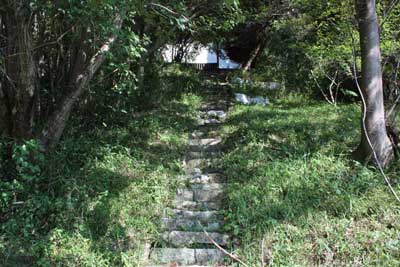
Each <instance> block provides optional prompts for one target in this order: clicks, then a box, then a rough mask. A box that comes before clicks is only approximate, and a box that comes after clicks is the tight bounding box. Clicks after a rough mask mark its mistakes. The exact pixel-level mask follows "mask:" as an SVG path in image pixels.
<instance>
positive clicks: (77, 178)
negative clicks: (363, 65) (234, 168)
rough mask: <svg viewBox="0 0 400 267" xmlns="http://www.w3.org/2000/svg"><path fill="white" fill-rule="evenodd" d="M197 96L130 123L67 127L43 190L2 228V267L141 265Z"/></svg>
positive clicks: (178, 167) (169, 191)
mask: <svg viewBox="0 0 400 267" xmlns="http://www.w3.org/2000/svg"><path fill="white" fill-rule="evenodd" d="M199 101H200V98H199V97H198V96H195V95H193V94H190V93H186V94H182V95H181V97H178V98H177V99H175V100H174V99H169V100H168V101H165V103H163V104H162V106H161V107H159V108H156V109H154V110H153V111H151V112H142V113H136V114H133V116H132V115H128V114H127V115H126V118H127V120H123V119H122V120H121V121H120V122H113V121H107V122H104V123H103V124H102V123H101V122H100V123H99V122H96V123H94V125H97V126H94V127H92V126H87V125H86V126H85V125H82V124H81V125H75V126H74V127H71V128H70V130H73V131H70V132H68V133H66V134H65V136H66V138H65V139H64V141H63V142H62V144H61V148H60V149H58V150H57V152H56V154H54V155H53V156H52V159H51V161H49V162H47V166H48V167H46V168H44V169H45V170H46V171H45V172H46V173H44V174H43V177H42V178H41V179H42V180H41V181H38V183H39V184H41V186H40V188H36V189H35V190H37V191H34V192H30V193H29V194H30V195H29V196H28V197H27V198H26V199H25V205H24V207H23V208H20V209H19V210H18V213H17V214H15V215H14V216H13V217H12V218H11V219H10V220H8V221H7V223H5V224H4V225H2V226H1V228H0V229H1V231H0V266H15V267H17V266H18V267H21V266H25V265H24V262H25V264H26V266H68V267H74V266H79V267H82V266H85V267H93V266H99V267H106V266H107V267H109V266H140V263H139V262H140V257H141V256H142V247H143V245H144V244H145V243H146V242H149V240H150V241H154V240H155V239H156V237H157V236H158V234H157V231H158V224H159V217H160V216H161V215H162V211H163V208H164V207H165V205H166V203H168V201H169V200H170V199H171V198H172V196H173V195H174V193H175V188H176V184H177V182H176V179H174V178H176V177H177V176H178V175H179V174H180V173H181V172H182V158H183V156H184V154H185V150H186V139H187V136H188V131H189V129H190V128H191V127H193V123H194V111H195V109H196V107H197V106H198V105H199ZM89 119H90V118H89ZM85 120H86V121H87V119H85ZM85 120H83V121H81V122H80V123H85V122H86V121H85ZM91 123H92V122H91ZM92 124H93V123H92ZM32 191H33V190H32ZM21 197H22V196H21ZM19 255H21V256H22V255H31V256H30V257H22V258H21V256H19Z"/></svg>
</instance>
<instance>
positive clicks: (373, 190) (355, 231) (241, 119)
mask: <svg viewBox="0 0 400 267" xmlns="http://www.w3.org/2000/svg"><path fill="white" fill-rule="evenodd" d="M359 116H360V114H359V107H358V105H339V106H338V107H334V106H332V105H328V104H326V103H323V102H313V101H309V100H307V99H305V98H301V97H299V98H294V97H287V98H286V99H285V100H280V101H275V104H274V105H271V106H268V107H259V106H240V105H237V106H235V107H234V108H233V110H232V112H231V115H230V117H229V119H228V122H227V124H226V126H225V127H224V135H225V142H226V144H227V152H226V154H225V156H224V159H225V160H224V167H225V169H226V173H227V176H228V178H229V181H230V183H231V186H230V189H229V193H228V196H227V198H228V202H227V212H226V218H227V221H228V225H227V230H232V231H233V233H235V234H236V235H237V236H238V237H239V239H240V240H241V244H240V245H239V246H238V248H237V253H238V255H239V256H240V258H241V259H242V260H243V261H245V262H247V263H249V265H250V266H260V256H261V255H262V254H263V255H264V257H265V262H266V263H269V264H271V265H270V266H288V267H289V266H290V267H294V266H400V220H399V219H400V208H399V204H398V203H396V202H395V200H394V198H393V196H392V195H391V194H390V193H389V191H388V188H387V187H386V185H385V184H384V181H383V179H382V177H381V176H380V175H379V174H378V172H377V171H375V170H374V169H373V168H371V167H365V166H362V165H360V164H359V163H357V162H354V161H352V160H351V159H350V157H349V154H350V151H351V150H352V149H354V148H355V146H356V145H357V142H358V139H359V127H360V126H359ZM397 165H398V163H397V162H396V163H394V166H393V167H392V169H390V170H389V171H388V172H389V174H390V176H391V177H392V179H393V183H394V184H397V186H396V189H397V190H398V191H400V186H399V185H398V182H400V180H399V178H398V177H399V171H398V167H397ZM262 240H264V252H263V253H261V244H262Z"/></svg>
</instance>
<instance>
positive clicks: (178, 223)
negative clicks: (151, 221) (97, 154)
mask: <svg viewBox="0 0 400 267" xmlns="http://www.w3.org/2000/svg"><path fill="white" fill-rule="evenodd" d="M161 223H162V227H161V228H162V229H163V230H168V231H173V230H175V231H190V232H202V231H203V229H204V230H206V231H207V232H216V231H219V230H220V229H221V227H222V225H223V222H222V221H214V222H204V223H201V222H199V221H197V220H187V219H176V218H162V219H161Z"/></svg>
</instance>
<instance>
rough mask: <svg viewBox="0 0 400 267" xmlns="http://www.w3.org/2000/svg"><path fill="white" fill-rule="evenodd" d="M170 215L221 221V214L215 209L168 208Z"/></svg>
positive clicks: (186, 218)
mask: <svg viewBox="0 0 400 267" xmlns="http://www.w3.org/2000/svg"><path fill="white" fill-rule="evenodd" d="M166 212H167V214H168V215H170V216H171V217H172V218H176V219H185V220H196V221H199V222H201V223H209V222H215V221H219V220H220V219H221V215H220V214H219V213H218V212H217V211H215V210H207V211H191V210H182V209H166Z"/></svg>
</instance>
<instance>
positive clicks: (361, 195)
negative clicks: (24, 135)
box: [0, 67, 400, 267]
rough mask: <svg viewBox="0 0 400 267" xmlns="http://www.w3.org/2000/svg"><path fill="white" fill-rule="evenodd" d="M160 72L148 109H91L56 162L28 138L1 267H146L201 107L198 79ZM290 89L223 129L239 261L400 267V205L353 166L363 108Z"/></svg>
mask: <svg viewBox="0 0 400 267" xmlns="http://www.w3.org/2000/svg"><path fill="white" fill-rule="evenodd" d="M163 75H165V77H164V78H165V79H164V85H163V86H164V87H163V88H161V89H162V90H164V97H163V98H157V99H156V104H155V105H154V106H153V107H152V108H151V109H146V110H142V111H135V110H136V109H137V106H138V105H137V104H135V105H133V106H134V108H133V109H132V110H129V109H128V108H127V107H128V106H129V103H124V105H123V106H124V108H123V109H122V110H121V109H118V108H117V107H109V106H107V104H105V105H104V106H101V105H100V104H99V103H94V104H93V105H92V110H83V111H82V110H81V113H79V114H76V116H75V118H74V120H73V121H72V124H73V126H72V127H69V130H68V132H67V133H66V134H65V135H64V139H63V141H62V143H61V145H60V146H59V148H58V149H57V150H56V151H54V152H53V154H52V155H51V156H50V157H49V156H48V157H46V158H44V157H42V156H40V154H36V152H35V151H36V150H35V149H36V146H35V144H34V143H32V142H31V143H29V142H28V143H26V144H25V145H21V146H18V147H17V149H15V151H14V152H13V154H14V156H15V159H16V164H17V166H16V167H17V168H16V169H17V170H18V172H19V173H18V179H14V180H6V179H5V180H3V181H2V182H1V188H2V193H3V194H2V202H1V203H2V206H1V208H2V224H1V228H0V229H1V232H0V266H7V267H8V266H10V267H11V266H13V267H14V266H18V267H19V266H68V267H70V266H72V267H78V266H79V267H81V266H85V267H92V266H96V267H97V266H99V267H103V266H104V267H105V266H140V262H141V257H142V255H143V253H142V252H143V246H145V244H147V243H151V242H154V241H156V240H157V238H158V237H157V236H158V228H159V218H160V216H161V215H162V211H163V208H164V207H165V206H166V205H167V203H168V202H169V201H170V200H171V198H172V197H173V195H174V192H175V189H176V187H177V184H178V182H177V179H175V178H176V177H177V176H178V175H179V174H180V173H181V172H182V164H181V160H182V158H183V156H184V153H185V149H186V145H185V144H186V138H187V136H188V132H189V130H190V129H191V128H192V127H194V123H195V117H194V115H195V110H196V108H198V106H199V105H200V102H201V99H202V96H201V94H200V93H199V89H200V90H201V89H202V88H203V87H202V86H200V82H199V80H200V77H198V76H196V75H197V74H195V73H193V72H187V71H181V70H178V69H174V68H173V67H172V69H167V70H166V71H165V73H164V74H163ZM168 81H169V82H168ZM174 88H176V89H174ZM177 89H178V90H177ZM235 90H236V91H242V92H244V93H249V94H261V95H265V91H263V90H257V89H255V88H250V89H249V88H242V89H238V88H236V89H235ZM159 93H160V94H161V92H159ZM285 93H286V92H285V91H284V90H283V91H279V92H272V93H270V92H268V93H267V94H268V95H269V97H270V98H271V102H272V103H273V104H272V105H270V106H266V107H262V106H242V105H235V106H234V107H233V108H232V110H231V112H230V115H229V117H228V120H227V122H226V124H225V125H224V127H223V131H222V134H223V137H224V140H225V143H226V152H225V155H224V161H223V167H224V169H225V172H226V175H227V177H228V179H229V182H230V187H229V192H228V194H227V202H226V208H227V210H226V213H225V218H226V230H228V231H231V232H232V233H233V234H234V235H235V236H236V237H237V238H238V240H239V241H240V243H239V244H238V246H236V251H235V253H237V254H238V255H239V256H240V258H241V259H242V260H243V261H245V262H247V263H248V264H249V266H260V256H261V255H263V256H264V258H265V262H266V263H267V264H270V265H269V266H288V267H289V266H290V267H294V266H302V267H305V266H335V267H336V266H399V265H400V239H399V238H400V221H399V218H400V209H399V205H398V204H397V203H395V201H394V198H393V196H392V195H391V194H390V193H389V191H388V189H387V187H386V185H385V184H384V182H383V180H382V178H381V177H380V176H379V174H378V172H377V171H375V170H374V169H373V168H372V167H366V166H362V165H360V164H359V163H357V162H354V161H352V160H351V159H350V157H349V154H350V152H351V150H352V149H354V147H355V146H356V145H357V142H358V139H359V116H360V114H359V107H358V105H356V104H341V105H338V106H333V105H329V104H327V103H325V102H317V101H313V100H310V98H309V96H307V97H306V96H304V95H303V96H302V95H298V94H289V95H285ZM104 97H105V98H107V97H115V96H113V95H106V96H104ZM153 97H154V96H153ZM139 102H140V101H139ZM105 103H107V102H106V101H105ZM139 104H140V103H139ZM139 106H140V105H139ZM28 157H31V158H30V159H29V158H28ZM32 157H33V158H34V160H33V161H32ZM32 162H33V163H36V164H32ZM399 172H400V170H399V169H398V162H395V163H394V164H393V166H392V167H391V168H390V169H389V170H388V173H389V176H390V177H391V178H392V182H393V183H394V184H395V185H396V189H397V190H398V191H400V187H399V186H398V182H399V180H398V179H399V178H398V176H399V175H398V174H399ZM4 192H6V193H7V192H8V194H4ZM10 192H11V193H10ZM12 203H14V204H15V203H19V204H18V205H12ZM261 244H264V246H263V251H264V252H261Z"/></svg>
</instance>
